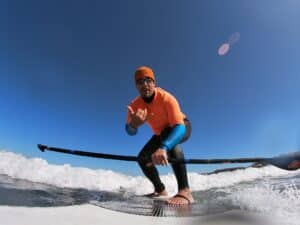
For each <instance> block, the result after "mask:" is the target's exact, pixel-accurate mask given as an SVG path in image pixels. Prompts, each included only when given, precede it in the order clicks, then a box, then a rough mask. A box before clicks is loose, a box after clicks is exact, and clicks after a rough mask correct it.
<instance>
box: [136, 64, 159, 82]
mask: <svg viewBox="0 0 300 225" xmlns="http://www.w3.org/2000/svg"><path fill="white" fill-rule="evenodd" d="M134 76H135V81H137V80H139V79H141V78H143V77H150V78H152V79H153V80H154V81H155V77H154V73H153V71H152V69H151V68H150V67H147V66H141V67H139V68H137V69H136V71H135V74H134Z"/></svg>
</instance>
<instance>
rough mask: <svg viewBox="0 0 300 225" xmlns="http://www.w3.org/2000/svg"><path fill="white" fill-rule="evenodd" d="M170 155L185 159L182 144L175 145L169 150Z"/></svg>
mask: <svg viewBox="0 0 300 225" xmlns="http://www.w3.org/2000/svg"><path fill="white" fill-rule="evenodd" d="M168 155H169V157H171V158H175V159H183V158H184V155H183V151H182V148H181V147H180V145H175V147H174V148H173V149H172V150H170V151H169V152H168Z"/></svg>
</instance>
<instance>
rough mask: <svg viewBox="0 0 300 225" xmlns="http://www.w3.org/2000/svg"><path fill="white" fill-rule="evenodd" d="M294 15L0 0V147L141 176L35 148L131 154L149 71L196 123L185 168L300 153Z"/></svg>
mask: <svg viewBox="0 0 300 225" xmlns="http://www.w3.org/2000/svg"><path fill="white" fill-rule="evenodd" d="M299 11H300V3H299V1H297V0H285V1H282V0H252V1H244V0H228V1H219V0H218V1H217V0H207V1H199V0H191V1H174V0H164V1H161V0H152V1H146V0H128V1H125V0H109V1H94V0H91V1H71V0H70V1H66V0H59V1H58V0H51V1H33V0H28V1H21V0H20V1H13V0H7V1H6V0H3V1H1V3H0V78H1V80H0V119H1V123H0V124H1V125H0V148H1V149H8V150H10V151H13V152H17V153H21V154H23V155H25V156H28V157H42V158H44V159H46V160H47V161H48V162H50V163H53V164H65V163H68V164H71V165H72V166H84V167H90V168H105V169H112V170H116V171H119V172H125V173H131V174H140V171H139V169H138V167H137V166H136V164H134V163H131V162H120V161H111V160H100V159H90V158H84V157H77V156H70V155H63V154H55V153H50V152H48V153H40V152H39V151H38V150H37V148H36V144H37V143H43V144H48V145H52V146H60V147H65V148H73V149H82V150H89V151H98V152H105V153H111V154H126V155H136V154H137V153H138V152H139V150H140V149H141V147H142V146H143V144H144V143H145V142H146V141H147V140H148V139H149V138H150V136H151V130H150V129H149V128H148V127H147V126H144V127H143V128H141V129H140V130H139V133H138V135H137V136H134V137H131V136H128V135H127V134H126V132H125V130H124V126H125V118H126V105H127V104H128V103H129V102H130V100H132V99H133V98H134V97H136V96H137V94H138V93H137V91H136V89H135V86H134V80H133V73H134V70H135V69H136V68H137V67H138V66H140V65H148V66H151V67H152V68H153V70H154V72H155V74H156V79H157V86H160V87H162V88H164V89H166V90H168V91H170V92H171V93H172V94H173V95H175V96H176V97H177V99H178V101H179V102H180V105H181V107H182V111H183V112H184V113H185V114H186V115H188V117H189V119H190V120H191V122H192V125H193V133H192V136H191V138H190V140H189V141H188V142H186V143H185V144H184V145H183V148H184V151H185V154H186V158H226V157H256V156H275V155H277V154H281V153H285V152H289V151H294V150H296V149H299V147H300V133H299V131H300V104H299V97H300V88H299V83H300V61H299V59H300V44H299V40H300V13H299ZM236 32H238V33H239V34H240V39H239V40H238V41H237V42H235V43H234V44H233V45H232V46H231V48H230V50H229V52H228V53H227V54H225V55H223V56H220V55H218V48H219V47H220V46H221V44H222V43H226V42H227V41H228V39H229V38H230V36H231V35H232V34H234V33H236ZM213 168H217V167H216V166H189V167H188V169H189V171H204V170H210V169H213ZM162 171H163V172H171V170H170V169H162Z"/></svg>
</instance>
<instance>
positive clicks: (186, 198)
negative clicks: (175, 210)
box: [167, 189, 194, 205]
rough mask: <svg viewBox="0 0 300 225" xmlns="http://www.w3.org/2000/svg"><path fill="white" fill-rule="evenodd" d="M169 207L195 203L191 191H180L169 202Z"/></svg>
mask: <svg viewBox="0 0 300 225" xmlns="http://www.w3.org/2000/svg"><path fill="white" fill-rule="evenodd" d="M167 203H168V204H169V205H189V204H192V203H194V198H193V196H192V193H191V191H190V189H183V190H179V191H178V193H177V194H176V195H174V196H173V197H172V198H170V199H168V200H167Z"/></svg>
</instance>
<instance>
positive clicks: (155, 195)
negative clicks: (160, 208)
mask: <svg viewBox="0 0 300 225" xmlns="http://www.w3.org/2000/svg"><path fill="white" fill-rule="evenodd" d="M144 196H145V197H149V198H156V197H166V196H168V192H167V191H166V190H163V191H162V192H156V191H155V192H153V193H150V194H146V195H144Z"/></svg>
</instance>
